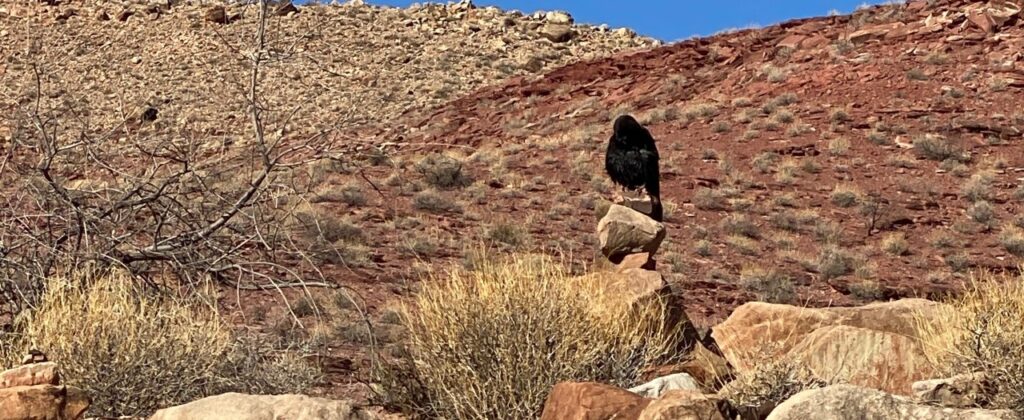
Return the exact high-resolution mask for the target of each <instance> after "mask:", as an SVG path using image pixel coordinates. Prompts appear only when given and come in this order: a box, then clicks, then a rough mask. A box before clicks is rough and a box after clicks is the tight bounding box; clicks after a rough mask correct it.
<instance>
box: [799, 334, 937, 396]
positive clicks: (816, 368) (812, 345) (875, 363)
mask: <svg viewBox="0 0 1024 420" xmlns="http://www.w3.org/2000/svg"><path fill="white" fill-rule="evenodd" d="M791 354H794V355H795V356H796V357H797V358H798V360H801V361H802V362H803V363H805V364H806V366H807V367H808V368H809V369H810V370H811V372H813V373H814V375H815V376H816V377H818V378H830V379H832V380H838V381H840V382H845V383H851V384H854V385H859V386H865V387H869V388H874V389H879V390H882V391H886V392H892V393H897V394H904V395H909V394H910V391H911V390H910V386H911V384H913V383H914V382H915V381H919V380H921V379H924V378H927V377H930V376H931V374H932V369H931V364H930V363H929V362H928V360H927V356H925V353H924V349H923V348H922V347H921V344H920V343H919V342H918V341H917V340H915V339H913V338H909V337H907V336H904V335H899V334H893V333H889V332H883V331H875V330H871V329H867V328H858V327H851V326H847V325H837V326H831V327H824V328H819V329H817V330H814V331H813V332H811V333H810V334H808V335H807V336H806V337H805V338H804V339H803V340H802V341H801V342H800V343H799V344H797V345H796V346H795V347H793V349H792V350H791Z"/></svg>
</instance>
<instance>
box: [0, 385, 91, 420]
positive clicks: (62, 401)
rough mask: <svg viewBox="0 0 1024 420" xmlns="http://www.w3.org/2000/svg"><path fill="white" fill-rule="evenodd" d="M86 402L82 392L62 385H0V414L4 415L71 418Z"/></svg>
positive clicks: (50, 419) (76, 416)
mask: <svg viewBox="0 0 1024 420" xmlns="http://www.w3.org/2000/svg"><path fill="white" fill-rule="evenodd" d="M88 406H89V402H88V399H87V398H86V397H85V394H84V392H82V391H81V390H78V389H74V388H68V387H65V386H63V385H36V386H16V387H12V388H4V389H0V413H2V414H0V418H4V419H42V420H74V419H79V418H81V417H82V415H83V414H84V413H85V410H86V408H88Z"/></svg>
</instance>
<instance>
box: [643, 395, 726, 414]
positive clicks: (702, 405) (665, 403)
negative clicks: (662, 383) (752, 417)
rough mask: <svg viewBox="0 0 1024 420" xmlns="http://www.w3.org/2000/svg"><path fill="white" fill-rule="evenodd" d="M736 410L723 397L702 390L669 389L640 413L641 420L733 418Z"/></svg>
mask: <svg viewBox="0 0 1024 420" xmlns="http://www.w3.org/2000/svg"><path fill="white" fill-rule="evenodd" d="M735 418H736V412H735V410H734V409H733V408H732V405H730V404H729V402H728V401H726V400H725V399H724V398H722V397H718V396H714V395H704V394H701V393H700V392H695V391H686V390H677V391H669V392H668V393H666V394H665V395H663V396H662V397H661V398H659V399H657V400H656V401H654V402H652V403H651V404H650V405H648V406H647V408H645V409H644V411H643V412H642V413H640V418H639V420H733V419H735Z"/></svg>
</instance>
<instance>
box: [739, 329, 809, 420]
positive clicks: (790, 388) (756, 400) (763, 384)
mask: <svg viewBox="0 0 1024 420" xmlns="http://www.w3.org/2000/svg"><path fill="white" fill-rule="evenodd" d="M776 346H777V345H776V344H774V343H760V344H759V345H757V346H756V347H755V348H752V349H747V350H745V351H744V354H743V355H742V356H741V357H742V359H743V360H750V361H752V362H751V363H750V364H751V366H753V368H752V369H745V370H742V371H740V372H739V373H738V375H737V376H736V378H735V379H734V380H733V381H731V382H729V383H728V384H726V385H725V386H724V387H723V388H722V390H721V391H720V395H722V396H724V397H725V398H726V399H728V400H729V401H730V402H731V403H732V404H733V405H734V406H736V407H742V408H746V409H748V410H752V411H754V412H757V411H761V410H766V409H769V410H770V409H771V408H774V407H776V406H778V405H779V404H781V403H782V402H783V401H786V400H788V399H789V398H790V397H792V396H794V395H796V394H798V393H800V392H801V391H805V390H808V389H814V388H821V387H824V386H825V385H827V383H826V382H825V381H822V380H820V379H818V378H815V377H814V374H813V373H811V371H810V369H808V368H807V367H806V365H804V364H803V363H801V362H799V361H797V360H796V359H795V358H794V357H791V356H788V355H786V354H782V351H780V349H778V348H776Z"/></svg>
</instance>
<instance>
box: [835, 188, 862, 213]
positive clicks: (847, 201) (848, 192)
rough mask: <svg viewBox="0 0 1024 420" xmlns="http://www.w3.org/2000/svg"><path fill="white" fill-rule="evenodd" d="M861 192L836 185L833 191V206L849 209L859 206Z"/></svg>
mask: <svg viewBox="0 0 1024 420" xmlns="http://www.w3.org/2000/svg"><path fill="white" fill-rule="evenodd" d="M860 195H861V194H860V191H858V190H857V189H856V188H854V187H851V186H848V185H836V187H835V188H834V189H833V190H832V196H831V198H832V204H835V205H837V206H839V207H843V208H849V207H853V206H856V205H857V202H858V201H860Z"/></svg>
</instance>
